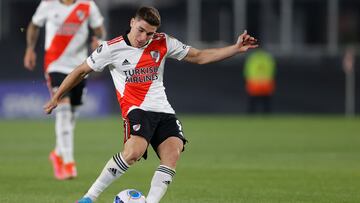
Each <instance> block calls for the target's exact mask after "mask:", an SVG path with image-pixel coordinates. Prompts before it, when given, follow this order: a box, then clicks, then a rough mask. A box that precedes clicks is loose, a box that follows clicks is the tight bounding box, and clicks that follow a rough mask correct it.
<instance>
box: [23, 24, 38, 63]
mask: <svg viewBox="0 0 360 203" xmlns="http://www.w3.org/2000/svg"><path fill="white" fill-rule="evenodd" d="M39 32H40V27H38V26H36V25H35V24H34V23H32V22H30V23H29V26H28V28H27V30H26V50H25V56H24V67H25V68H26V69H28V70H34V68H35V65H36V53H35V46H36V43H37V41H38V39H39Z"/></svg>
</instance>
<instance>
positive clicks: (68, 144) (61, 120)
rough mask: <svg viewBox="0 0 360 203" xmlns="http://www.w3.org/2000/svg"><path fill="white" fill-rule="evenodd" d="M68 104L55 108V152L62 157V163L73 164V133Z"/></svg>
mask: <svg viewBox="0 0 360 203" xmlns="http://www.w3.org/2000/svg"><path fill="white" fill-rule="evenodd" d="M71 120H72V112H71V105H70V104H59V105H58V107H57V108H56V116H55V131H56V148H55V152H56V153H57V154H59V155H61V156H62V158H63V161H64V163H69V162H74V132H73V127H72V126H73V125H72V121H71Z"/></svg>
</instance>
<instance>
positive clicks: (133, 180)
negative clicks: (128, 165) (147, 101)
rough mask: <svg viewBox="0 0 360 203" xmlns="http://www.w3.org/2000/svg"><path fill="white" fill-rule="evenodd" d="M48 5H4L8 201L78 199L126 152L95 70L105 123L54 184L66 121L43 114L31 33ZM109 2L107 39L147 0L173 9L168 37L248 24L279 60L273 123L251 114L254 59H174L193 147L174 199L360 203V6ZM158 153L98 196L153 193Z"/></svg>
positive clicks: (170, 75) (216, 33) (104, 6)
mask: <svg viewBox="0 0 360 203" xmlns="http://www.w3.org/2000/svg"><path fill="white" fill-rule="evenodd" d="M39 2H40V0H0V47H1V54H0V61H1V74H0V202H1V203H14V202H23V201H26V202H36V203H63V202H74V201H75V200H76V199H77V198H79V197H80V196H82V195H83V194H84V192H85V190H86V189H87V188H88V187H89V185H90V184H91V183H92V182H93V181H94V179H95V177H96V176H97V175H98V173H99V171H100V170H101V169H102V168H103V166H104V163H105V161H106V160H108V158H109V156H111V155H112V154H114V153H116V152H118V151H119V149H120V148H121V146H122V136H123V134H122V121H121V118H120V110H119V106H118V104H117V100H116V96H115V91H114V87H113V83H112V81H111V77H110V75H109V73H108V72H107V71H104V73H101V74H93V75H91V76H90V78H89V86H88V95H87V99H86V100H85V102H86V104H85V106H84V107H83V108H82V111H83V112H82V113H81V115H82V117H83V118H95V119H80V120H79V122H78V124H77V125H78V127H77V131H76V136H75V143H76V144H75V155H76V158H77V160H78V163H77V164H78V171H79V178H77V179H75V180H72V181H65V182H59V181H56V180H54V179H53V177H52V173H51V166H50V165H49V164H48V162H47V156H48V153H49V152H50V150H52V148H53V140H54V137H55V136H54V133H53V131H54V130H53V125H54V124H53V120H51V119H46V118H48V117H47V116H44V114H43V112H42V106H43V104H44V103H45V101H46V100H47V99H48V98H49V96H48V92H47V88H46V85H45V81H44V77H43V71H42V69H43V68H42V60H43V55H42V54H40V53H42V51H43V48H44V30H43V33H42V35H41V38H40V39H39V43H38V46H37V50H38V60H37V68H36V71H34V72H29V71H27V70H25V69H24V68H23V56H24V51H25V45H26V42H25V30H26V27H27V25H28V23H29V21H30V19H31V16H32V15H33V13H34V12H35V9H36V7H37V5H38V4H39ZM96 3H97V4H98V5H99V7H100V9H101V11H102V13H103V15H104V17H105V24H106V28H107V32H108V36H107V39H111V38H113V37H116V36H118V35H121V34H122V33H123V32H124V31H125V30H127V29H128V24H129V19H130V18H131V17H132V15H133V14H134V12H135V10H136V9H137V7H138V6H139V5H143V4H146V5H154V6H156V7H157V8H159V10H160V13H161V15H162V23H163V25H162V27H161V29H160V31H164V32H167V33H169V34H172V35H173V36H175V37H176V38H178V39H180V40H181V41H183V42H184V43H187V44H190V45H193V46H194V47H198V48H204V47H219V46H223V45H228V44H231V43H233V42H234V41H235V40H236V38H237V36H238V34H239V33H242V32H243V30H244V29H247V30H248V32H249V33H251V34H252V35H254V36H256V37H257V38H258V39H259V40H260V44H261V47H262V48H264V49H266V50H268V51H270V52H271V53H272V54H273V55H274V56H275V58H276V62H277V73H276V84H277V89H276V91H275V95H274V97H273V116H267V117H257V116H248V115H246V114H245V112H246V105H247V102H246V101H247V95H246V92H245V87H244V84H245V82H244V77H243V69H244V67H243V64H244V59H245V57H246V56H247V55H248V54H244V55H239V56H236V57H234V58H231V59H229V60H226V61H223V62H219V63H215V64H210V65H203V66H197V65H192V64H187V63H184V62H177V61H173V60H168V61H167V66H166V71H165V86H166V88H167V93H168V97H169V100H170V103H171V104H172V105H173V107H174V108H175V110H176V111H177V113H179V115H178V116H179V118H180V119H181V120H182V122H183V124H184V130H185V134H186V136H187V138H188V139H189V140H190V142H189V143H188V145H187V147H186V151H185V153H184V156H183V157H182V160H181V164H179V166H178V167H177V177H176V179H175V183H174V184H173V185H172V186H171V187H170V189H169V191H168V193H167V195H166V196H165V198H164V199H163V201H162V202H164V203H167V202H168V203H219V202H227V203H240V202H246V203H258V202H266V203H279V202H284V203H285V202H286V203H289V202H299V203H300V202H314V203H329V202H354V203H355V202H360V192H359V188H360V136H359V132H360V125H359V116H357V117H356V118H355V119H347V118H345V116H344V115H345V111H346V108H347V113H348V115H349V116H356V115H359V112H360V108H359V107H360V98H359V97H360V82H359V81H360V79H358V78H359V76H360V71H359V67H358V66H359V65H358V64H359V63H358V61H359V43H360V13H359V11H360V1H358V0H143V1H140V0H96ZM348 49H354V50H355V65H354V67H353V68H354V69H355V71H353V72H355V74H356V75H354V74H353V73H351V71H350V74H348V76H347V77H348V79H349V78H350V80H347V79H346V77H345V75H346V74H345V73H344V68H343V58H344V53H345V50H348ZM351 78H352V80H351ZM354 78H355V79H357V81H356V80H355V81H354V80H353V79H354ZM346 81H348V82H349V81H350V82H349V83H348V84H349V85H348V86H347V85H346V83H347V82H346ZM351 81H352V82H351ZM351 83H353V84H351ZM346 86H347V87H346ZM346 92H347V93H346ZM346 97H347V98H348V99H347V100H346V99H345V98H346ZM199 114H200V115H199ZM109 115H111V116H109ZM113 115H115V116H113ZM33 118H35V119H33ZM38 118H40V119H38ZM98 118H99V119H98ZM220 140H221V141H220ZM150 153H151V154H150V155H151V156H149V160H148V161H146V162H145V161H144V162H143V161H142V162H141V164H138V165H137V166H136V167H133V168H132V170H130V171H129V174H127V176H124V178H123V179H121V181H118V182H117V183H116V184H113V185H112V186H111V187H110V188H109V189H108V190H107V191H105V192H104V194H103V195H102V196H101V198H100V199H99V201H98V202H112V198H113V197H114V196H115V194H117V193H118V192H119V191H120V190H122V189H125V188H138V189H140V190H141V191H143V192H147V190H148V186H149V182H150V180H151V177H152V174H153V171H154V169H155V168H156V167H157V166H158V160H157V159H156V155H155V154H154V153H153V152H152V150H150Z"/></svg>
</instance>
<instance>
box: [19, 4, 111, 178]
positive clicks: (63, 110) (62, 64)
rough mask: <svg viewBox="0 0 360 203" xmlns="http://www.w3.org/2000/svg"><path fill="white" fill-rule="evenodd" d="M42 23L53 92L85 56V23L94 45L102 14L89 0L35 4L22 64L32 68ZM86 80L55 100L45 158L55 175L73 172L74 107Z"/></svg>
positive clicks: (99, 33)
mask: <svg viewBox="0 0 360 203" xmlns="http://www.w3.org/2000/svg"><path fill="white" fill-rule="evenodd" d="M44 25H46V26H45V56H44V71H45V78H46V80H47V84H48V87H49V90H50V93H51V94H52V93H54V92H55V91H56V89H57V88H58V87H59V86H60V84H61V82H62V81H63V79H64V78H65V77H66V75H67V74H69V73H70V72H71V71H72V70H73V69H74V67H76V66H77V65H79V64H81V63H82V62H83V60H84V59H85V58H86V57H87V55H88V53H87V51H88V48H87V46H86V44H87V41H88V36H89V27H90V28H91V29H92V33H93V35H94V36H93V37H92V41H91V48H92V50H94V49H95V48H96V47H97V46H98V43H99V42H98V40H100V39H103V38H104V36H105V30H104V27H103V17H102V15H101V14H100V12H99V9H98V7H97V6H96V4H95V3H94V2H93V1H90V0H87V1H85V0H78V1H76V0H60V1H58V0H43V1H41V3H40V5H39V6H38V8H37V10H36V12H35V14H34V15H33V17H32V20H31V22H30V24H29V26H28V28H27V34H26V42H27V46H26V52H25V57H24V66H25V68H26V69H28V70H31V71H32V70H34V68H35V65H36V53H35V46H36V43H37V40H38V37H39V30H40V27H43V26H44ZM85 83H86V81H85V80H84V81H82V82H81V83H79V84H78V85H77V86H76V87H74V89H72V90H71V91H70V92H68V93H67V94H65V95H63V97H62V98H61V99H60V100H59V105H58V108H57V110H56V114H55V132H56V144H55V149H54V150H53V151H52V152H51V153H50V156H49V159H50V160H51V162H52V164H53V167H54V175H55V178H56V179H59V180H62V179H69V178H75V177H76V176H77V171H76V166H75V160H74V138H73V136H74V128H75V119H76V117H77V107H78V106H79V105H81V104H82V97H83V93H84V89H85Z"/></svg>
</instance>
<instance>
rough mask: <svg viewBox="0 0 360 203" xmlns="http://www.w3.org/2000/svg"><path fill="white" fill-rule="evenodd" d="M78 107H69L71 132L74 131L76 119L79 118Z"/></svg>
mask: <svg viewBox="0 0 360 203" xmlns="http://www.w3.org/2000/svg"><path fill="white" fill-rule="evenodd" d="M78 109H79V106H71V112H72V114H71V126H72V129H73V132H74V131H75V125H76V120H77V118H79V110H78Z"/></svg>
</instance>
